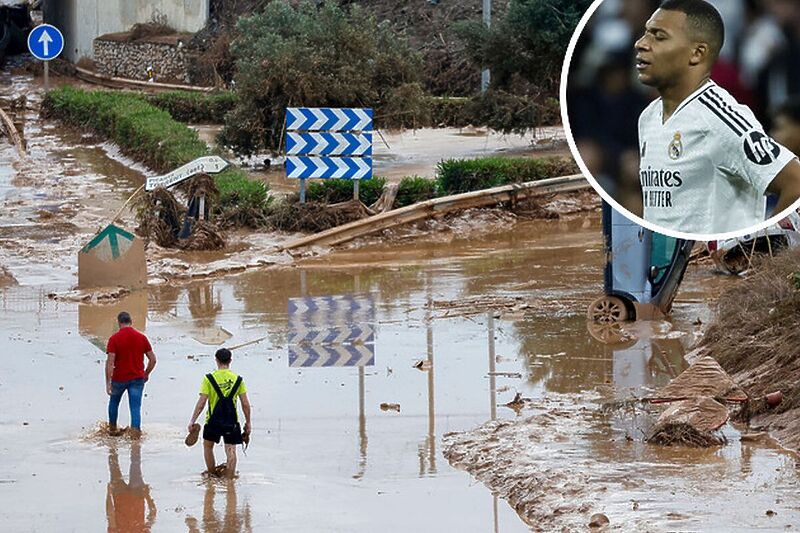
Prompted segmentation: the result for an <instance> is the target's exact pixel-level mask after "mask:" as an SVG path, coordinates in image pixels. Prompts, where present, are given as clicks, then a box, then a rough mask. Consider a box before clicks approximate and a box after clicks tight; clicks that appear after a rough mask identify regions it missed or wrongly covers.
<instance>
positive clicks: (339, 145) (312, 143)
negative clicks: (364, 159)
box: [286, 133, 372, 156]
mask: <svg viewBox="0 0 800 533" xmlns="http://www.w3.org/2000/svg"><path fill="white" fill-rule="evenodd" d="M286 154H287V155H350V156H365V155H366V156H371V155H372V134H371V133H289V134H287V135H286Z"/></svg>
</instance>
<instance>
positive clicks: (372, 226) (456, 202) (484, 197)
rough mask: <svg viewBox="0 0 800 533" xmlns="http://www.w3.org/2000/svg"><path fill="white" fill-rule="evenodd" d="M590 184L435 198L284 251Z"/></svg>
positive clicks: (532, 184)
mask: <svg viewBox="0 0 800 533" xmlns="http://www.w3.org/2000/svg"><path fill="white" fill-rule="evenodd" d="M589 187H590V185H589V182H587V181H586V179H584V177H583V176H582V175H580V174H575V175H572V176H562V177H559V178H549V179H544V180H539V181H529V182H526V183H514V184H511V185H502V186H500V187H494V188H491V189H484V190H481V191H472V192H466V193H461V194H455V195H453V196H445V197H443V198H435V199H433V200H427V201H425V202H420V203H418V204H414V205H409V206H406V207H402V208H400V209H395V210H392V211H387V212H385V213H381V214H378V215H375V216H371V217H368V218H364V219H361V220H356V221H355V222H350V223H349V224H344V225H341V226H337V227H335V228H331V229H329V230H325V231H321V232H319V233H315V234H314V235H309V236H308V237H303V238H301V239H297V240H295V241H292V242H290V243H288V244H286V245H285V246H283V248H282V249H283V250H296V249H299V248H305V247H307V246H332V245H335V244H341V243H344V242H347V241H351V240H353V239H355V238H358V237H362V236H364V235H370V234H372V233H377V232H379V231H383V230H385V229H388V228H392V227H395V226H400V225H403V224H409V223H412V222H417V221H419V220H424V219H426V218H431V217H435V216H438V215H443V214H445V213H450V212H453V211H462V210H464V209H471V208H474V207H486V206H490V205H497V204H502V203H507V202H512V203H513V202H516V201H519V200H526V199H528V198H534V197H536V196H545V195H547V194H553V193H559V192H572V191H578V190H581V189H588V188H589Z"/></svg>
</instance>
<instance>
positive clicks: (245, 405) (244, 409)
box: [239, 392, 253, 433]
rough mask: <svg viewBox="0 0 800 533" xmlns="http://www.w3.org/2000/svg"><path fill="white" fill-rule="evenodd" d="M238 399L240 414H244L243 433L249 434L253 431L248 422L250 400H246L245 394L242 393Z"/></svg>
mask: <svg viewBox="0 0 800 533" xmlns="http://www.w3.org/2000/svg"><path fill="white" fill-rule="evenodd" d="M239 399H240V400H241V401H242V412H243V413H244V427H245V432H246V433H250V432H252V431H253V426H252V425H251V422H250V411H251V409H250V400H249V399H248V398H247V393H246V392H245V393H242V394H241V395H240V396H239Z"/></svg>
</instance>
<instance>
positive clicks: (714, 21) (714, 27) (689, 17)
mask: <svg viewBox="0 0 800 533" xmlns="http://www.w3.org/2000/svg"><path fill="white" fill-rule="evenodd" d="M659 9H664V10H666V11H680V12H681V13H685V14H686V22H687V23H688V25H689V29H690V30H691V31H692V32H693V33H694V37H696V38H699V39H702V40H704V41H706V42H707V43H708V46H710V47H711V55H712V57H713V59H714V61H716V60H717V58H718V57H719V53H720V51H721V50H722V45H723V44H724V43H725V24H724V23H723V22H722V15H720V14H719V11H717V8H715V7H714V6H712V5H711V4H709V3H708V2H706V1H705V0H664V1H663V2H661V5H660V6H659Z"/></svg>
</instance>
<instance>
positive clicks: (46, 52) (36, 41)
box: [28, 24, 64, 61]
mask: <svg viewBox="0 0 800 533" xmlns="http://www.w3.org/2000/svg"><path fill="white" fill-rule="evenodd" d="M28 50H30V52H31V54H32V55H33V57H35V58H36V59H41V60H42V61H50V60H51V59H55V58H57V57H58V54H60V53H61V52H62V50H64V36H63V35H62V34H61V31H60V30H59V29H58V28H56V27H55V26H51V25H50V24H39V25H38V26H36V27H35V28H33V29H32V30H31V32H30V33H29V34H28Z"/></svg>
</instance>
